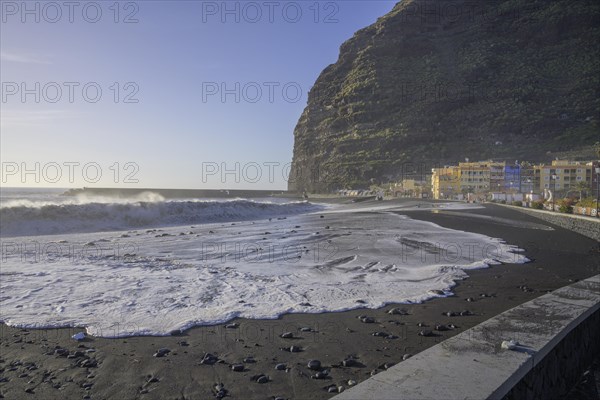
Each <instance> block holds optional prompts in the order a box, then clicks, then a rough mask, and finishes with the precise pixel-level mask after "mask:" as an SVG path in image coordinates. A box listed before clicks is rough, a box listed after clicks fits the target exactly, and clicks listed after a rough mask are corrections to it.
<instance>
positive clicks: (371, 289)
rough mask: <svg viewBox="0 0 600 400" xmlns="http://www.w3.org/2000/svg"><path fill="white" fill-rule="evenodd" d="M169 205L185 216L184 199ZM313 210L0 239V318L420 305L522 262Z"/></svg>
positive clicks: (127, 323)
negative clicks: (479, 274)
mask: <svg viewBox="0 0 600 400" xmlns="http://www.w3.org/2000/svg"><path fill="white" fill-rule="evenodd" d="M169 207H172V206H169ZM179 207H181V208H182V210H183V214H184V215H186V217H185V218H186V219H187V218H189V213H188V211H187V209H188V207H196V205H189V204H186V203H184V204H180V205H179ZM219 207H221V206H219ZM252 207H255V206H252ZM261 207H263V206H259V210H260V209H261ZM294 207H295V206H294ZM117 209H118V207H117ZM201 209H202V208H201ZM267 209H270V208H269V207H267ZM355 211H361V210H360V208H359V209H357V210H355ZM153 212H155V211H154V210H153ZM320 215H321V213H319V214H307V215H297V216H290V217H288V218H286V219H273V220H272V221H268V220H266V219H261V220H256V221H246V222H239V223H230V222H229V223H226V224H209V225H203V226H200V227H199V226H195V227H193V228H192V227H191V226H189V225H186V226H184V227H171V228H163V230H162V231H161V230H137V231H129V232H127V233H126V234H123V232H118V233H114V232H113V233H88V234H77V235H54V236H37V237H20V238H8V239H3V241H2V249H3V250H2V251H3V267H2V271H1V276H0V281H1V282H2V284H1V285H0V320H2V321H4V322H5V323H7V324H9V325H14V326H20V327H34V328H36V327H37V328H42V327H65V326H84V327H86V329H87V331H88V333H89V334H92V335H95V336H103V337H120V336H129V335H165V334H168V333H169V332H170V331H172V330H174V329H185V328H189V327H192V326H195V325H202V324H214V323H219V322H224V321H227V320H229V319H231V318H233V317H236V316H241V317H247V318H276V317H278V316H280V315H281V314H284V313H289V312H308V313H318V312H326V311H341V310H347V309H352V308H357V307H371V308H375V307H380V306H382V305H385V304H386V303H392V302H420V301H424V300H426V299H428V298H431V297H435V296H438V295H437V294H434V293H435V292H432V290H433V291H436V290H442V291H446V293H450V290H451V288H452V286H453V285H454V284H455V282H456V280H459V279H463V278H464V277H465V276H466V272H465V271H468V270H469V269H474V268H483V267H486V266H488V265H491V264H497V263H517V264H518V263H523V262H527V261H528V260H527V258H526V257H525V256H524V255H523V254H521V252H520V250H519V249H517V248H515V247H514V246H511V245H509V244H506V243H504V242H503V241H502V240H500V239H495V238H491V237H487V236H484V235H479V234H474V233H468V232H462V231H457V230H451V229H446V228H442V227H440V226H438V225H435V224H433V223H429V222H423V221H418V220H414V219H411V218H408V217H406V216H401V215H396V214H394V213H388V212H379V213H372V214H365V213H355V214H351V213H350V212H348V210H347V211H346V213H336V214H324V218H320ZM327 227H329V228H327ZM358 300H360V302H359V301H358Z"/></svg>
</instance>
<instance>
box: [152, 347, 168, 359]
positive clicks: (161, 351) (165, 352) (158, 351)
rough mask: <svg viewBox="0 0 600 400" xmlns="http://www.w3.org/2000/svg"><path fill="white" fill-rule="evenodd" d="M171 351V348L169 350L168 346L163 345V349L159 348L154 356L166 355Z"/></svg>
mask: <svg viewBox="0 0 600 400" xmlns="http://www.w3.org/2000/svg"><path fill="white" fill-rule="evenodd" d="M170 352H171V350H169V349H167V348H165V347H163V348H162V349H158V350H157V351H156V353H154V357H164V356H166V355H167V354H169V353H170Z"/></svg>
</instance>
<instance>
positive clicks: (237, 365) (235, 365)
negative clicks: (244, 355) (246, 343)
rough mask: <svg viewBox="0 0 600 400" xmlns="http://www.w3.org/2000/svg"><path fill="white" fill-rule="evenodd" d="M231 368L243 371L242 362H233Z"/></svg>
mask: <svg viewBox="0 0 600 400" xmlns="http://www.w3.org/2000/svg"><path fill="white" fill-rule="evenodd" d="M231 370H232V371H235V372H243V371H244V364H233V365H232V366H231Z"/></svg>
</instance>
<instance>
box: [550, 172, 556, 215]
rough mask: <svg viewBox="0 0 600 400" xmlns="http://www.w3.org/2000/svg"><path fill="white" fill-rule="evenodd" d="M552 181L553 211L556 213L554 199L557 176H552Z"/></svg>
mask: <svg viewBox="0 0 600 400" xmlns="http://www.w3.org/2000/svg"><path fill="white" fill-rule="evenodd" d="M550 179H551V180H552V211H555V209H554V202H555V200H554V198H555V196H556V174H552V176H551V177H550Z"/></svg>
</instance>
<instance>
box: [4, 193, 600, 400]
mask: <svg viewBox="0 0 600 400" xmlns="http://www.w3.org/2000/svg"><path fill="white" fill-rule="evenodd" d="M373 204H374V205H376V204H377V203H375V202H374V203H373ZM379 204H381V203H379ZM399 212H400V213H403V214H406V215H408V216H409V217H411V218H414V219H419V220H424V221H430V222H433V223H436V224H439V225H441V226H443V227H447V228H452V229H458V230H464V231H468V232H476V233H482V234H485V235H488V236H491V237H497V238H502V239H504V240H505V241H507V242H508V243H510V244H513V245H516V246H518V247H520V248H522V249H524V250H525V255H526V256H527V257H528V258H530V259H531V260H532V261H531V262H530V263H527V264H504V265H496V266H492V267H490V268H487V269H480V270H471V271H468V275H469V278H468V279H465V280H463V281H460V282H458V284H457V286H456V287H455V288H454V289H453V291H454V293H455V295H454V296H452V297H447V298H437V299H433V300H430V301H427V302H425V303H423V304H390V305H388V306H386V307H383V308H382V309H379V310H366V309H357V310H352V311H346V312H339V313H326V314H316V315H315V314H288V315H284V316H283V317H281V318H280V319H277V320H245V319H237V320H234V321H231V322H233V323H235V324H237V325H236V326H235V327H229V328H227V327H225V325H217V326H210V327H196V328H193V329H190V330H188V331H186V332H183V333H182V334H181V335H177V336H170V337H130V338H125V339H102V338H93V337H88V338H86V339H85V340H84V341H81V342H77V341H75V340H73V339H71V336H72V335H73V334H75V333H77V332H80V331H81V329H75V328H73V329H51V330H23V329H16V328H11V327H7V326H6V325H0V393H1V395H0V397H1V398H7V399H8V398H10V399H35V398H38V399H82V398H90V399H208V398H215V397H217V398H218V397H221V396H227V397H228V398H232V399H233V398H238V399H274V398H282V399H326V398H330V397H332V396H333V395H334V393H333V389H329V388H333V387H335V391H336V392H337V391H338V390H339V389H338V388H339V387H341V388H348V387H349V386H350V384H351V383H354V382H356V383H358V382H361V381H363V380H365V379H368V378H369V377H370V376H371V375H372V374H375V373H377V372H378V371H382V370H383V369H385V368H386V367H389V366H390V365H392V364H394V363H399V362H402V360H403V358H405V357H408V356H409V355H414V354H416V353H418V352H420V351H422V350H424V349H426V348H428V347H430V346H432V345H434V344H437V343H439V342H441V341H443V340H445V339H447V338H448V337H451V336H453V335H455V334H457V333H459V332H461V331H463V330H465V329H468V328H471V327H473V326H474V325H476V324H478V323H480V322H482V321H484V320H486V319H488V318H490V317H492V316H494V315H497V314H498V313H501V312H503V311H505V310H507V309H510V308H512V307H514V306H516V305H518V304H521V303H524V302H526V301H529V300H531V299H533V298H535V297H537V296H540V295H542V294H544V293H546V292H548V291H552V290H554V289H556V288H559V287H561V286H564V285H567V284H569V283H571V282H574V281H577V280H580V279H584V278H587V277H590V276H593V275H595V274H598V273H599V272H600V271H599V266H600V252H599V248H598V243H597V242H595V241H593V240H591V239H588V238H586V237H583V236H581V235H578V234H575V233H573V232H570V231H567V230H564V229H562V228H559V227H553V228H554V230H543V229H530V228H524V227H523V226H519V222H525V223H532V224H541V225H546V226H550V225H549V224H547V223H545V222H542V221H540V220H537V219H535V218H533V217H530V216H527V215H523V214H521V213H519V212H517V211H514V210H511V209H507V208H502V207H499V206H494V205H485V208H483V209H477V210H469V211H460V212H444V211H436V212H432V211H399ZM479 216H483V218H482V217H479ZM486 216H488V217H491V218H486ZM531 226H534V225H531ZM392 308H401V309H404V310H406V311H407V314H408V315H399V314H389V313H388V311H389V310H391V309H392ZM449 311H454V312H458V313H460V312H463V311H468V313H463V314H468V315H462V316H461V315H456V316H447V315H443V314H444V313H446V312H449ZM358 316H367V317H370V318H372V319H373V320H374V322H372V323H365V322H362V321H361V320H359V319H358V318H357V317H358ZM365 321H368V319H365ZM438 324H442V325H446V326H447V327H448V326H449V325H451V324H452V325H454V326H455V327H454V328H453V329H448V330H443V328H442V329H440V330H436V329H435V328H436V325H438ZM308 327H310V328H311V331H306V330H301V328H308ZM421 331H431V336H421V335H419V333H420V332H421ZM284 332H291V333H292V336H293V337H292V338H282V337H280V335H281V334H282V333H284ZM375 332H385V333H386V334H388V335H394V336H397V338H394V339H389V338H387V337H381V336H374V335H373V333H375ZM291 346H297V347H298V348H299V349H300V350H301V351H298V352H290V351H289V349H290V347H291ZM161 348H164V349H168V350H169V352H166V351H164V353H165V354H164V355H163V356H162V357H155V356H154V355H155V354H156V353H157V351H158V350H159V349H161ZM61 349H66V350H61ZM282 349H287V350H288V351H285V350H282ZM207 353H210V354H212V355H214V358H212V357H206V354H207ZM203 358H204V361H203ZM310 360H319V361H320V363H321V367H320V368H318V369H314V370H311V369H309V368H308V366H307V364H308V362H309V361H310ZM344 360H354V361H347V362H346V365H347V366H344V364H343V363H342V362H343V361H344ZM237 364H240V365H241V366H237V367H235V368H236V369H237V368H239V369H241V371H239V372H238V371H234V370H232V365H237ZM277 364H285V366H284V367H281V368H283V370H277V369H276V365H277ZM324 371H327V372H328V373H327V374H320V375H319V376H318V377H319V378H322V379H315V378H317V377H316V376H315V375H317V373H318V372H321V373H322V372H324ZM263 374H264V375H265V376H266V377H267V378H266V379H265V380H266V383H258V382H257V381H258V380H259V375H263ZM351 381H354V382H351ZM329 390H332V392H331V393H330V392H329ZM399 398H401V395H399Z"/></svg>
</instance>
